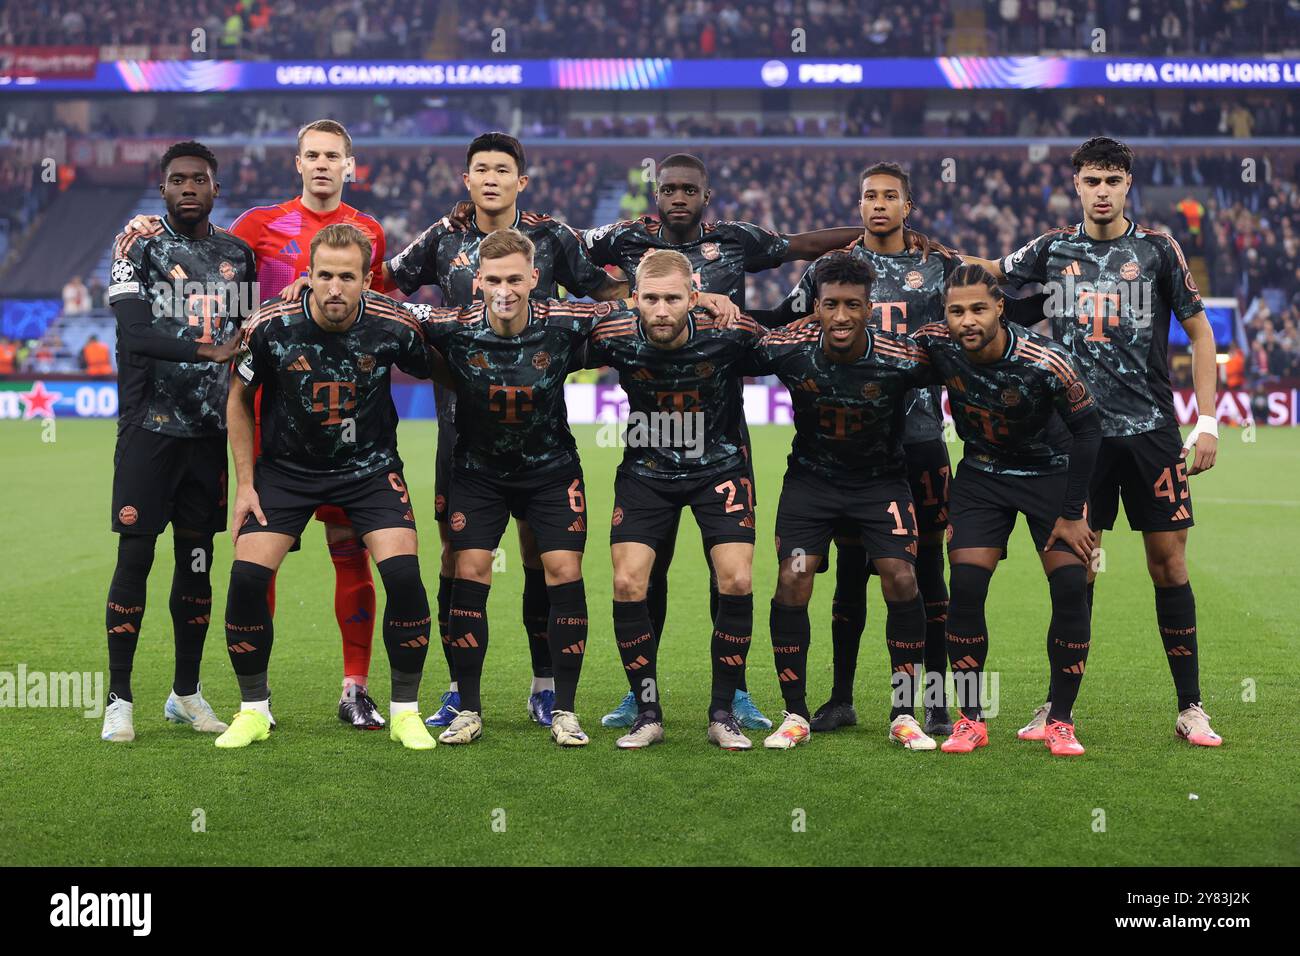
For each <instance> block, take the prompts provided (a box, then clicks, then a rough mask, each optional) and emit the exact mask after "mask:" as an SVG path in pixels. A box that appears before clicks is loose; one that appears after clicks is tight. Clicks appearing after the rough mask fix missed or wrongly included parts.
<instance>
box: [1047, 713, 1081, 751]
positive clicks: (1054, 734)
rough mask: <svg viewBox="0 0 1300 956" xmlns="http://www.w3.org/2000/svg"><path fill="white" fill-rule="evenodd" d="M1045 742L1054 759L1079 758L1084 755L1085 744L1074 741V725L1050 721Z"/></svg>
mask: <svg viewBox="0 0 1300 956" xmlns="http://www.w3.org/2000/svg"><path fill="white" fill-rule="evenodd" d="M1043 742H1044V743H1046V744H1047V749H1048V750H1050V751H1051V752H1052V756H1053V757H1078V756H1080V755H1081V754H1082V753H1083V744H1081V743H1079V741H1077V740H1075V739H1074V724H1067V723H1066V722H1065V721H1063V720H1049V721H1048V722H1047V731H1046V735H1045V736H1044V737H1043Z"/></svg>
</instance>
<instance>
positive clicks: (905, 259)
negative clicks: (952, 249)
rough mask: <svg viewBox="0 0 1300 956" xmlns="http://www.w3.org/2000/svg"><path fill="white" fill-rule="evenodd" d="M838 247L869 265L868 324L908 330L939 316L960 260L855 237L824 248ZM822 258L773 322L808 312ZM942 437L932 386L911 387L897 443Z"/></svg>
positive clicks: (783, 305) (905, 443)
mask: <svg viewBox="0 0 1300 956" xmlns="http://www.w3.org/2000/svg"><path fill="white" fill-rule="evenodd" d="M844 252H847V253H849V255H851V256H853V258H855V259H859V260H861V261H863V262H866V263H867V264H868V265H870V266H871V268H872V269H873V270H874V271H875V274H876V280H875V282H873V283H872V284H871V306H872V308H871V323H872V326H873V327H874V328H878V329H885V330H886V331H889V332H902V333H904V334H910V333H912V332H915V331H916V330H917V329H919V328H920V327H921V326H923V325H927V324H929V323H930V322H938V321H940V320H942V319H943V288H944V283H946V282H947V281H948V276H949V275H950V274H951V273H952V271H953V269H955V268H957V266H958V265H960V264H961V263H960V262H958V261H957V260H956V259H948V258H945V257H944V256H940V255H931V256H930V257H929V258H928V259H926V260H925V261H924V262H922V261H921V254H920V253H919V252H900V253H884V252H872V251H871V250H870V249H868V248H867V247H866V244H865V243H864V242H863V241H862V238H861V237H859V238H857V239H855V240H853V242H852V243H851V244H849V245H848V246H846V247H845V248H844V249H840V250H837V251H836V252H835V253H829V254H830V255H837V254H840V253H844ZM825 258H826V256H822V259H825ZM822 259H818V260H817V261H816V262H814V263H813V264H812V265H810V266H809V267H808V269H807V270H806V271H805V272H804V274H803V276H802V277H801V278H800V279H799V284H798V285H796V286H795V287H794V288H793V289H791V290H790V294H789V295H787V296H786V297H785V298H784V299H783V300H782V301H781V304H780V305H778V306H777V307H776V309H774V310H773V313H774V315H775V317H776V322H777V324H779V325H785V324H787V323H790V322H793V321H794V320H795V319H797V318H799V317H801V316H804V315H810V314H812V311H813V303H814V302H815V301H816V299H817V284H816V282H814V280H813V276H814V274H815V272H816V269H817V264H818V263H820V262H821V261H822ZM942 437H943V415H942V414H941V413H940V411H939V397H938V395H937V390H936V389H928V388H927V389H917V390H915V391H913V392H911V393H910V394H909V395H908V396H907V418H906V419H905V421H904V425H903V444H904V445H914V444H918V443H920V442H926V441H936V440H939V439H942Z"/></svg>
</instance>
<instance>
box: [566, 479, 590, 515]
mask: <svg viewBox="0 0 1300 956" xmlns="http://www.w3.org/2000/svg"><path fill="white" fill-rule="evenodd" d="M581 484H582V479H581V478H574V479H573V484H571V485H569V507H570V508H571V509H572V510H573V511H576V512H577V513H578V514H582V512H583V511H584V510H585V509H586V507H587V500H586V499H585V498H584V497H583V496H582V489H581V488H579V487H578V486H579V485H581Z"/></svg>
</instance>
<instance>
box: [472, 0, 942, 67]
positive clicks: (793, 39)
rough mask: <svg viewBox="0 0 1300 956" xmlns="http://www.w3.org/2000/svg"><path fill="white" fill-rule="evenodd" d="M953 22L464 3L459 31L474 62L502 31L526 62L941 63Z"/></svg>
mask: <svg viewBox="0 0 1300 956" xmlns="http://www.w3.org/2000/svg"><path fill="white" fill-rule="evenodd" d="M952 22H953V21H952V9H951V3H949V2H948V0H938V2H936V3H931V4H925V5H921V6H918V5H916V4H907V3H882V2H880V0H721V2H718V0H665V2H662V3H655V4H645V3H640V2H637V0H492V2H489V3H485V4H483V5H481V6H480V5H471V4H462V6H461V9H460V11H459V16H458V18H457V28H456V29H457V35H458V37H459V39H460V49H461V52H462V54H463V55H466V56H477V55H481V54H485V53H488V52H490V51H492V49H493V47H492V43H493V38H494V36H493V31H494V30H497V29H504V30H505V31H506V32H505V42H506V52H510V53H514V54H515V55H520V56H522V55H529V56H561V57H563V56H576V55H582V56H615V57H622V56H657V57H672V58H675V59H701V58H709V57H746V58H748V57H776V56H782V57H790V56H796V57H797V56H803V55H807V56H841V57H868V56H939V55H941V54H942V53H943V45H944V38H945V36H946V35H947V32H948V31H949V30H950V29H951V28H952ZM497 36H498V37H499V36H500V35H499V34H498V35H497ZM575 38H580V39H579V40H577V41H576V42H577V43H578V44H579V45H580V47H581V53H578V52H577V51H576V50H575Z"/></svg>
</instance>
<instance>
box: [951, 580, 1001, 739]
mask: <svg viewBox="0 0 1300 956" xmlns="http://www.w3.org/2000/svg"><path fill="white" fill-rule="evenodd" d="M992 577H993V572H992V571H988V570H986V569H984V568H981V567H978V566H976V565H974V564H954V565H953V566H952V572H951V580H952V593H951V595H950V596H949V598H948V663H949V664H950V665H951V666H952V682H953V689H954V690H955V692H956V695H957V707H958V708H959V709H960V710H961V712H962V716H964V717H967V718H969V719H971V720H983V716H982V714H983V711H982V710H981V709H980V675H981V674H982V673H983V671H984V662H985V661H986V660H988V655H989V635H988V626H987V625H986V624H985V623H984V602H985V600H986V599H987V598H988V594H989V580H990V579H991V578H992Z"/></svg>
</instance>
